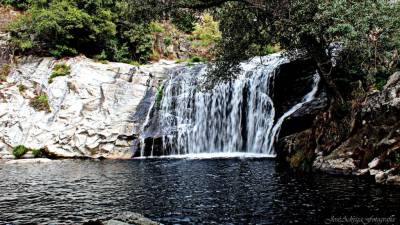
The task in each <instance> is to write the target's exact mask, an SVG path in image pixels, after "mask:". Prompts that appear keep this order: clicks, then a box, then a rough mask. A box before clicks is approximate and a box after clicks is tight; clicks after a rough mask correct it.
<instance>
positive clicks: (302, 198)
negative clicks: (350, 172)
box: [0, 158, 400, 224]
mask: <svg viewBox="0 0 400 225" xmlns="http://www.w3.org/2000/svg"><path fill="white" fill-rule="evenodd" d="M285 171H286V170H282V169H281V168H279V167H277V166H276V164H275V162H274V161H273V160H270V159H254V158H253V159H252V158H246V159H244V158H236V159H212V160H211V159H204V160H193V159H190V160H188V159H148V160H131V161H79V160H77V161H75V160H66V161H61V162H58V163H50V164H30V165H29V164H13V165H4V164H1V165H0V177H1V178H2V181H1V182H0V205H1V207H0V224H3V223H7V222H12V223H16V224H23V223H46V224H47V223H56V224H59V223H63V224H76V223H80V222H83V221H86V220H89V219H94V218H104V219H107V218H111V217H113V216H116V215H117V214H119V213H120V212H123V211H133V212H138V213H142V214H144V215H146V216H148V217H150V218H152V219H155V220H158V221H160V222H163V223H165V224H173V223H178V224H199V223H207V224H209V223H216V224H227V223H229V224H323V222H324V221H323V220H324V219H327V218H331V216H336V217H339V216H358V217H370V216H376V217H379V218H382V217H387V216H391V215H395V216H397V218H398V219H400V217H398V216H399V215H398V209H399V206H400V189H399V188H397V187H385V186H377V185H375V184H371V183H369V182H367V181H366V180H359V179H356V178H351V177H335V176H324V175H317V174H314V175H313V176H309V175H299V174H291V173H287V172H285Z"/></svg>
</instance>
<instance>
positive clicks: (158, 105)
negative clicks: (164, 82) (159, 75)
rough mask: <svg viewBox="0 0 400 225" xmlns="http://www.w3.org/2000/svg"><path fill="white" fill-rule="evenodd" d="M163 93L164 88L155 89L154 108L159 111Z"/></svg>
mask: <svg viewBox="0 0 400 225" xmlns="http://www.w3.org/2000/svg"><path fill="white" fill-rule="evenodd" d="M163 93H164V86H159V87H158V88H157V94H156V108H157V109H159V108H160V107H161V101H162V98H163Z"/></svg>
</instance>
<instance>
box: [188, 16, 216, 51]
mask: <svg viewBox="0 0 400 225" xmlns="http://www.w3.org/2000/svg"><path fill="white" fill-rule="evenodd" d="M190 39H192V40H193V44H192V45H193V46H195V47H197V46H202V47H206V46H211V45H214V44H215V43H216V42H218V41H219V40H220V39H221V32H220V31H219V23H218V22H216V21H215V20H214V18H213V17H212V16H211V15H210V14H207V13H206V14H204V16H203V17H202V20H201V21H200V22H198V23H196V26H195V28H194V31H193V34H192V36H191V37H190Z"/></svg>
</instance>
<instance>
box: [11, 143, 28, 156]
mask: <svg viewBox="0 0 400 225" xmlns="http://www.w3.org/2000/svg"><path fill="white" fill-rule="evenodd" d="M28 151H29V149H28V148H27V147H25V146H23V145H18V146H17V147H15V148H14V149H13V152H12V153H13V155H14V157H15V158H17V159H20V158H21V157H22V156H24V155H25V154H26V153H27V152H28Z"/></svg>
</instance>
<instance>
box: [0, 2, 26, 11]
mask: <svg viewBox="0 0 400 225" xmlns="http://www.w3.org/2000/svg"><path fill="white" fill-rule="evenodd" d="M31 2H33V1H32V0H0V4H2V5H9V6H12V7H14V8H16V9H22V10H26V9H28V7H29V6H30V4H31Z"/></svg>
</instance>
